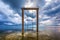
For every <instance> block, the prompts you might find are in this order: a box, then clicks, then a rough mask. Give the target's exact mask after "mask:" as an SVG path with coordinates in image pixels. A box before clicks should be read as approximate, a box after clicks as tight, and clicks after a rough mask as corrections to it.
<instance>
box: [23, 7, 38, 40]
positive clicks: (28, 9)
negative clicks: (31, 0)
mask: <svg viewBox="0 0 60 40" xmlns="http://www.w3.org/2000/svg"><path fill="white" fill-rule="evenodd" d="M24 10H36V11H37V14H36V21H37V24H36V33H37V37H36V38H37V40H38V10H39V8H22V40H24Z"/></svg>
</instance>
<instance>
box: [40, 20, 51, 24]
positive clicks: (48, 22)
mask: <svg viewBox="0 0 60 40" xmlns="http://www.w3.org/2000/svg"><path fill="white" fill-rule="evenodd" d="M40 23H41V24H44V25H51V24H52V20H46V21H41V22H40Z"/></svg>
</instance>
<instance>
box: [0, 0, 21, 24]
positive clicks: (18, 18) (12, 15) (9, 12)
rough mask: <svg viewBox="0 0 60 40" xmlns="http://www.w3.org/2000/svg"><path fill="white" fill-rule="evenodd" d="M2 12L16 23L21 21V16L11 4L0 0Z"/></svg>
mask: <svg viewBox="0 0 60 40" xmlns="http://www.w3.org/2000/svg"><path fill="white" fill-rule="evenodd" d="M0 12H2V13H4V14H5V15H6V16H7V17H8V18H7V19H8V20H9V21H11V22H13V23H15V24H20V23H21V16H20V15H19V14H18V13H16V12H15V11H14V10H13V9H11V8H10V6H9V5H7V4H5V3H4V2H2V0H0Z"/></svg>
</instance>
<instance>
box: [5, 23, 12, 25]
mask: <svg viewBox="0 0 60 40" xmlns="http://www.w3.org/2000/svg"><path fill="white" fill-rule="evenodd" d="M4 24H6V25H13V23H4Z"/></svg>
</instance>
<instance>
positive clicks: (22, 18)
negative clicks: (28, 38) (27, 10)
mask: <svg viewBox="0 0 60 40" xmlns="http://www.w3.org/2000/svg"><path fill="white" fill-rule="evenodd" d="M22 40H24V9H22Z"/></svg>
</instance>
